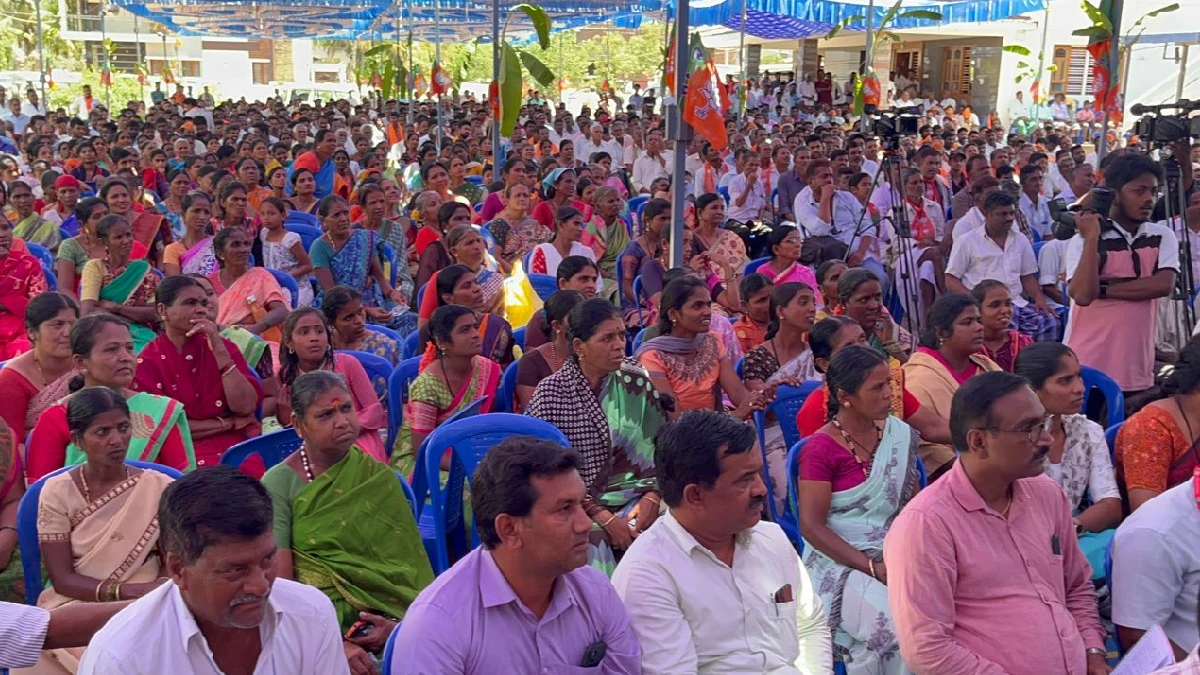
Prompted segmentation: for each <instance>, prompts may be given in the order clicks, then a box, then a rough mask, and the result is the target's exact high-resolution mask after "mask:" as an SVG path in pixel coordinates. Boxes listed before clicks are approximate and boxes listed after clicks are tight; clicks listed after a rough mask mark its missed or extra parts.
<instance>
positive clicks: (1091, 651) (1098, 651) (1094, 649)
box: [1087, 647, 1108, 659]
mask: <svg viewBox="0 0 1200 675" xmlns="http://www.w3.org/2000/svg"><path fill="white" fill-rule="evenodd" d="M1087 654H1089V655H1091V654H1095V655H1097V656H1103V657H1104V658H1106V659H1107V658H1108V652H1107V651H1105V650H1103V649H1100V648H1099V647H1088V649H1087Z"/></svg>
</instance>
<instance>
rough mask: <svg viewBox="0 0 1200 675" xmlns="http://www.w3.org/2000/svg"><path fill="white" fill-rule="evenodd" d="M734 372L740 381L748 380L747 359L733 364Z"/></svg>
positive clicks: (741, 359)
mask: <svg viewBox="0 0 1200 675" xmlns="http://www.w3.org/2000/svg"><path fill="white" fill-rule="evenodd" d="M733 372H734V373H736V374H737V376H738V379H739V380H744V379H746V374H745V373H746V357H744V356H743V357H742V358H740V359H738V360H737V363H735V364H733Z"/></svg>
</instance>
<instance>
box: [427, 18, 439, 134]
mask: <svg viewBox="0 0 1200 675" xmlns="http://www.w3.org/2000/svg"><path fill="white" fill-rule="evenodd" d="M433 25H434V30H435V31H436V35H437V41H436V42H434V43H433V62H434V64H436V65H437V67H439V68H440V67H441V66H442V30H441V29H442V3H441V0H436V1H435V2H434V3H433ZM436 77H437V74H436V73H434V72H433V69H432V68H431V69H430V70H429V86H430V88H433V86H434V85H435V84H436V83H435V82H434V79H435V78H436ZM435 145H436V146H437V153H438V157H441V156H442V88H441V86H438V92H437V138H436V140H435Z"/></svg>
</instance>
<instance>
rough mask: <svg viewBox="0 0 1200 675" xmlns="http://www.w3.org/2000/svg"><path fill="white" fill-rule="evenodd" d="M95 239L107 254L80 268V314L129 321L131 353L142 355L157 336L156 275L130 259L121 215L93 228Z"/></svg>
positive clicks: (130, 236)
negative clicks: (131, 337) (131, 336)
mask: <svg viewBox="0 0 1200 675" xmlns="http://www.w3.org/2000/svg"><path fill="white" fill-rule="evenodd" d="M96 236H97V237H98V238H99V239H100V241H101V242H102V243H103V244H104V247H105V251H106V252H107V253H106V255H105V257H103V258H93V259H91V260H89V261H87V263H86V264H84V266H83V272H82V274H81V275H80V278H81V281H80V286H79V301H80V305H81V307H80V313H81V314H83V315H84V316H87V315H89V314H92V313H94V312H97V311H104V312H109V313H111V314H115V315H117V316H119V317H121V318H123V319H125V320H126V321H128V322H129V330H130V332H131V333H132V334H133V342H134V353H135V354H138V353H141V351H142V349H144V348H145V347H146V345H147V344H148V343H149V342H150V341H151V340H153V339H154V338H155V337H157V336H158V333H157V332H155V327H156V326H157V325H158V321H159V317H158V313H157V311H156V310H155V308H154V291H155V289H157V288H158V284H159V275H158V272H157V271H155V269H154V268H153V267H152V266H151V265H150V263H149V262H147V261H146V260H145V259H142V260H133V259H131V258H130V257H129V255H130V251H131V246H132V244H133V234H132V232H131V230H130V229H129V223H128V222H127V221H126V219H125V218H124V217H122V216H117V215H111V216H106V217H105V218H104V220H101V221H100V224H99V225H97V226H96Z"/></svg>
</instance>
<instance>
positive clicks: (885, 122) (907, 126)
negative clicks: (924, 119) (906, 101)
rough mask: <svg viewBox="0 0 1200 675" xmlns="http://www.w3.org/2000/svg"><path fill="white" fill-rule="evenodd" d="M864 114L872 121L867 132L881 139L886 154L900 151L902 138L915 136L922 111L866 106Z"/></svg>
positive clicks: (913, 108)
mask: <svg viewBox="0 0 1200 675" xmlns="http://www.w3.org/2000/svg"><path fill="white" fill-rule="evenodd" d="M863 114H864V115H866V116H867V119H868V120H870V124H869V125H868V127H867V132H868V133H870V134H871V135H873V136H878V137H879V139H880V140H881V142H882V144H883V149H884V151H885V152H887V151H895V150H899V149H900V138H901V137H903V136H915V135H916V133H917V129H918V128H919V127H920V121H921V109H920V108H919V107H917V106H909V107H905V108H892V109H890V110H880V109H879V108H877V107H875V106H866V107H865V108H864V109H863Z"/></svg>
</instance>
